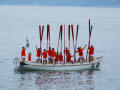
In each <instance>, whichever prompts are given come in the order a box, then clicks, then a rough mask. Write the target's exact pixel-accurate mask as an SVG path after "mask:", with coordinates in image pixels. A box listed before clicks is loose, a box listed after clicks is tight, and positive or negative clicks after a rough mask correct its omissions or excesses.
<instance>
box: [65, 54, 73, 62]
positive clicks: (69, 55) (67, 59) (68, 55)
mask: <svg viewBox="0 0 120 90" xmlns="http://www.w3.org/2000/svg"><path fill="white" fill-rule="evenodd" d="M72 57H73V56H72V55H71V53H68V54H67V58H66V61H67V63H70V62H71V58H72Z"/></svg>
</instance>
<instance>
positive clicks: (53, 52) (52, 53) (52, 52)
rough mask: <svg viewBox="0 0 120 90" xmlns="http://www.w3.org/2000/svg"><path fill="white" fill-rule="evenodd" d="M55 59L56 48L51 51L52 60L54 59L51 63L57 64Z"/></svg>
mask: <svg viewBox="0 0 120 90" xmlns="http://www.w3.org/2000/svg"><path fill="white" fill-rule="evenodd" d="M55 58H56V51H55V50H54V48H52V50H51V59H52V62H51V63H54V62H55Z"/></svg>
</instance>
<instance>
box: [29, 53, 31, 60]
mask: <svg viewBox="0 0 120 90" xmlns="http://www.w3.org/2000/svg"><path fill="white" fill-rule="evenodd" d="M28 61H31V53H30V52H29V53H28Z"/></svg>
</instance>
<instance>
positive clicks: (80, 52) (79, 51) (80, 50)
mask: <svg viewBox="0 0 120 90" xmlns="http://www.w3.org/2000/svg"><path fill="white" fill-rule="evenodd" d="M85 47H86V45H85V46H84V48H82V47H78V48H77V49H78V50H77V51H76V53H77V52H78V54H79V58H78V62H79V63H80V62H82V63H83V62H84V55H83V50H84V49H85Z"/></svg>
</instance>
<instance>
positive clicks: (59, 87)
mask: <svg viewBox="0 0 120 90" xmlns="http://www.w3.org/2000/svg"><path fill="white" fill-rule="evenodd" d="M19 74H20V84H19V86H20V87H22V89H28V88H29V90H32V89H33V88H34V90H94V88H95V84H94V71H70V72H65V71H64V72H45V71H41V72H40V71H39V72H35V71H34V72H27V71H25V72H23V71H22V72H20V73H19ZM26 86H28V87H26Z"/></svg>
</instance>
